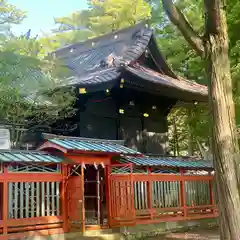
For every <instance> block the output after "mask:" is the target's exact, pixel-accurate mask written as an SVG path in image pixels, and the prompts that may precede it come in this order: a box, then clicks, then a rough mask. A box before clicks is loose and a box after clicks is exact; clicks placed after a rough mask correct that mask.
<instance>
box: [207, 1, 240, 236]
mask: <svg viewBox="0 0 240 240" xmlns="http://www.w3.org/2000/svg"><path fill="white" fill-rule="evenodd" d="M225 9H226V6H224V1H223V0H222V1H221V0H215V1H214V0H212V1H209V0H205V10H206V16H205V19H206V35H205V37H206V45H205V56H206V62H207V74H208V78H209V80H210V83H209V103H210V107H211V110H212V140H213V143H212V147H213V159H214V166H215V170H216V184H217V192H218V198H219V199H218V200H219V210H220V229H221V239H224V240H228V239H229V240H237V239H239V237H240V227H239V226H240V213H239V210H238V211H237V210H236V209H240V195H239V181H238V179H239V173H240V172H239V164H240V161H239V146H238V140H237V131H236V123H235V108H234V102H233V96H232V79H231V73H230V62H229V56H228V32H227V21H226V12H225Z"/></svg>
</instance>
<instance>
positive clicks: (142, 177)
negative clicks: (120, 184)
mask: <svg viewBox="0 0 240 240" xmlns="http://www.w3.org/2000/svg"><path fill="white" fill-rule="evenodd" d="M111 178H112V179H114V180H127V179H129V178H130V176H129V175H127V174H115V175H112V176H111ZM132 179H133V181H148V182H151V181H170V182H171V181H173V182H175V181H176V182H178V181H179V182H180V181H211V180H213V176H211V175H204V176H188V175H184V176H181V175H172V174H169V175H168V174H151V175H147V174H133V175H132Z"/></svg>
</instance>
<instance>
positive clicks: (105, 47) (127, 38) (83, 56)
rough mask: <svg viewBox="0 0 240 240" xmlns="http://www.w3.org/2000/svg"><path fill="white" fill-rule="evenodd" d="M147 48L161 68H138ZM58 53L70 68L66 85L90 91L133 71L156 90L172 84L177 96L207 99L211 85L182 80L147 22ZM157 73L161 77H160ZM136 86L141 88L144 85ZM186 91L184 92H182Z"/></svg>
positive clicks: (71, 46)
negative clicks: (146, 69)
mask: <svg viewBox="0 0 240 240" xmlns="http://www.w3.org/2000/svg"><path fill="white" fill-rule="evenodd" d="M146 51H148V53H149V56H150V57H151V58H152V60H153V62H154V63H155V65H156V67H157V70H156V71H155V72H154V71H153V70H152V71H142V70H141V71H139V69H138V71H136V62H138V60H139V58H140V57H141V56H142V55H143V54H145V53H146ZM54 54H55V56H56V57H57V58H58V59H60V60H61V61H62V64H63V65H64V66H65V67H66V68H68V69H69V77H68V79H67V80H66V85H74V86H77V87H79V88H86V90H87V92H89V91H98V90H104V89H106V88H111V87H114V86H118V85H117V83H118V82H120V79H121V78H122V77H124V76H126V74H133V75H134V76H135V77H137V79H139V82H141V81H140V79H142V80H144V81H145V80H146V81H145V83H146V84H147V85H148V86H149V87H150V88H152V89H151V92H152V93H157V92H158V90H157V89H161V88H162V87H166V86H168V87H169V90H173V89H174V90H175V93H174V96H175V98H177V99H180V100H191V101H192V100H197V101H206V100H207V87H205V86H202V85H199V84H197V83H191V82H190V81H187V80H184V79H180V78H178V77H177V76H176V75H175V74H174V73H173V71H172V70H171V68H170V67H169V66H168V64H167V63H166V61H165V59H164V57H163V55H162V54H161V52H160V50H159V49H158V48H157V44H156V41H155V39H154V33H153V30H152V29H150V28H148V27H147V26H146V25H145V24H144V23H140V24H137V25H135V26H133V27H130V28H127V29H123V30H120V31H117V32H114V33H110V34H106V35H103V36H101V37H98V38H94V39H90V40H88V41H86V42H83V43H76V44H71V45H68V46H65V47H63V48H61V49H58V50H57V51H56V52H55V53H54ZM138 64H139V62H138ZM140 64H141V63H140ZM141 67H142V68H146V67H145V66H141ZM156 73H157V74H160V75H161V77H159V76H158V77H156ZM135 81H138V80H135ZM149 82H150V83H149ZM153 83H154V84H153ZM126 84H127V83H126ZM135 85H138V86H139V87H140V88H141V87H142V85H144V84H142V83H141V84H140V83H139V84H135ZM154 85H155V86H154ZM156 85H158V87H157V88H156ZM182 92H184V94H179V93H182ZM163 93H165V95H167V96H168V95H169V94H170V93H169V92H166V91H162V93H161V94H163Z"/></svg>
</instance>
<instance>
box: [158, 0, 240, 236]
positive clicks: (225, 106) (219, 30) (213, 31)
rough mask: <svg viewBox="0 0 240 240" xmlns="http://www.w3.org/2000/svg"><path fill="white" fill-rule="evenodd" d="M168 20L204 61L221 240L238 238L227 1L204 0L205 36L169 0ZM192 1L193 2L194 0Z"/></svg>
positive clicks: (239, 173) (239, 164) (239, 200)
mask: <svg viewBox="0 0 240 240" xmlns="http://www.w3.org/2000/svg"><path fill="white" fill-rule="evenodd" d="M162 2H163V6H164V9H165V11H166V13H167V14H168V16H169V18H170V20H171V21H172V22H173V23H174V24H175V25H176V26H177V27H178V29H179V30H180V31H181V32H182V34H183V36H184V37H185V39H186V40H187V41H188V42H189V44H190V45H191V46H192V47H193V49H195V50H196V52H197V53H198V54H199V55H200V56H201V57H203V58H204V59H205V60H206V62H207V67H206V70H207V74H208V77H209V81H210V83H209V103H210V107H211V110H212V111H211V112H212V141H213V142H212V150H213V159H214V166H215V170H216V183H217V192H218V202H219V210H220V227H221V239H222V240H238V239H240V213H239V209H240V191H239V188H240V185H239V183H240V181H239V177H240V159H239V147H238V141H237V131H236V123H235V109H234V102H233V94H232V80H231V74H230V64H229V56H228V33H227V22H226V5H225V4H226V0H204V5H205V22H206V26H205V33H206V34H205V36H204V37H200V36H199V35H198V34H197V33H196V32H195V31H194V29H193V28H192V26H191V25H190V24H189V22H188V21H187V19H186V18H185V16H184V15H183V13H182V12H181V11H180V10H179V9H178V8H177V7H176V6H175V5H174V4H173V1H172V0H162ZM193 4H194V3H193Z"/></svg>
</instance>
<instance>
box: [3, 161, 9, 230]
mask: <svg viewBox="0 0 240 240" xmlns="http://www.w3.org/2000/svg"><path fill="white" fill-rule="evenodd" d="M3 174H4V175H5V176H6V175H7V174H8V167H7V165H5V164H4V168H3ZM7 220H8V180H7V179H6V177H5V178H4V181H3V234H7V232H8V230H7V229H8V226H7Z"/></svg>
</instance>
